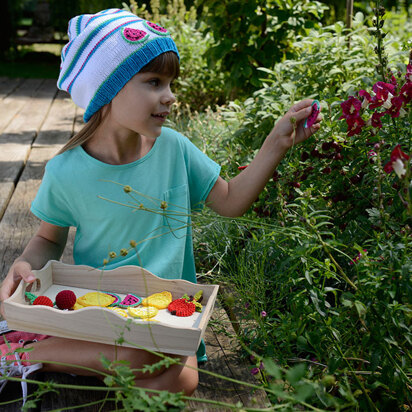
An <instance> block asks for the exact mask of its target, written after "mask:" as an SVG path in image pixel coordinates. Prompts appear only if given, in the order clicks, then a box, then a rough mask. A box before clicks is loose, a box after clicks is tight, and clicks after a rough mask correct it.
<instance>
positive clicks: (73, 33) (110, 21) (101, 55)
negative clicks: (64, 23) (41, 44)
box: [57, 9, 179, 122]
mask: <svg viewBox="0 0 412 412" xmlns="http://www.w3.org/2000/svg"><path fill="white" fill-rule="evenodd" d="M68 35H69V42H68V43H67V44H66V45H65V46H64V48H63V50H62V56H61V66H60V76H59V80H58V81H57V87H58V88H59V89H61V90H65V91H67V92H68V93H70V94H71V96H72V99H73V101H74V102H75V103H76V104H77V105H78V106H80V107H82V108H83V109H86V112H85V114H84V121H85V122H87V121H88V120H89V119H90V117H91V116H92V115H93V114H94V113H95V112H97V111H98V110H99V109H100V108H101V107H103V106H104V105H105V104H107V103H109V102H110V101H111V100H112V99H113V98H114V97H115V96H116V95H117V93H118V92H119V91H120V90H121V89H122V88H123V86H124V85H125V84H126V83H127V82H128V81H129V80H130V79H131V78H132V77H133V76H134V75H135V74H137V73H138V72H139V71H140V70H141V69H142V68H143V67H144V66H146V65H147V64H148V63H150V61H152V60H153V59H155V58H156V57H157V56H159V55H160V54H162V53H165V52H167V51H173V52H175V53H176V54H177V56H179V53H178V51H177V47H176V44H175V43H174V41H173V40H172V38H171V37H170V34H169V32H168V31H167V30H166V29H164V28H163V27H160V26H158V25H157V24H155V23H152V22H150V21H146V20H144V19H142V18H140V17H137V16H136V15H134V14H133V13H130V12H128V11H125V10H120V9H108V10H103V11H101V12H99V13H96V14H83V15H81V16H76V17H74V18H73V19H71V20H70V21H69V28H68Z"/></svg>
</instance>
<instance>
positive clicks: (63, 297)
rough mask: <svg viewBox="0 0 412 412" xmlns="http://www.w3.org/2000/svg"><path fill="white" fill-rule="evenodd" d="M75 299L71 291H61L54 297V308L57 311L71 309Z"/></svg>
mask: <svg viewBox="0 0 412 412" xmlns="http://www.w3.org/2000/svg"><path fill="white" fill-rule="evenodd" d="M76 299H77V298H76V295H75V294H74V292H73V291H72V290H68V289H66V290H62V291H61V292H59V293H58V294H57V295H56V306H57V307H58V308H59V309H71V308H72V307H73V306H74V304H75V303H76Z"/></svg>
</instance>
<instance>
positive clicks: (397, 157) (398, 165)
mask: <svg viewBox="0 0 412 412" xmlns="http://www.w3.org/2000/svg"><path fill="white" fill-rule="evenodd" d="M408 160H409V156H408V155H407V154H406V153H404V152H402V150H401V145H399V144H398V145H396V146H395V148H394V149H393V150H392V153H391V160H389V162H388V163H386V165H385V166H384V167H383V170H384V171H385V172H386V173H391V172H392V171H395V173H396V174H397V175H398V176H399V177H402V176H403V175H404V174H405V172H406V169H405V163H406V162H407V161H408Z"/></svg>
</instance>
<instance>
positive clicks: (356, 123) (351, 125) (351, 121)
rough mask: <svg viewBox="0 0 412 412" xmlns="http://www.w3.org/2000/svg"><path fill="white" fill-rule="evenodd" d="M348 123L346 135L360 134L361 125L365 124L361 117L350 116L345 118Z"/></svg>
mask: <svg viewBox="0 0 412 412" xmlns="http://www.w3.org/2000/svg"><path fill="white" fill-rule="evenodd" d="M346 123H347V124H348V136H349V137H350V136H353V135H355V134H360V133H361V131H362V127H363V126H365V122H364V121H363V119H362V118H361V117H350V118H347V119H346Z"/></svg>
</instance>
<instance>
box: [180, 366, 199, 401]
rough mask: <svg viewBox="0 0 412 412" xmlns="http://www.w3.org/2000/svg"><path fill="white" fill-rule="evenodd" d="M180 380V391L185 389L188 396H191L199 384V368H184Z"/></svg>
mask: <svg viewBox="0 0 412 412" xmlns="http://www.w3.org/2000/svg"><path fill="white" fill-rule="evenodd" d="M180 380H181V382H180V386H181V389H180V391H183V392H184V394H185V395H186V396H191V395H192V394H193V392H194V391H195V390H196V389H197V386H198V384H199V374H198V372H197V370H193V369H188V368H184V369H183V371H182V373H181V376H180ZM180 391H178V392H180Z"/></svg>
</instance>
